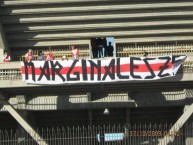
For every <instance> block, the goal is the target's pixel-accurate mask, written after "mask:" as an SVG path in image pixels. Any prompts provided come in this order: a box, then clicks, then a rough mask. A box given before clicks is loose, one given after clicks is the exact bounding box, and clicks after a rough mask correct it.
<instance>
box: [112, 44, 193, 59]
mask: <svg viewBox="0 0 193 145" xmlns="http://www.w3.org/2000/svg"><path fill="white" fill-rule="evenodd" d="M144 51H146V52H148V56H163V55H182V54H183V55H188V56H189V55H193V45H192V44H191V45H160V46H133V47H132V46H127V45H124V46H117V50H116V52H117V57H129V56H143V55H144Z"/></svg>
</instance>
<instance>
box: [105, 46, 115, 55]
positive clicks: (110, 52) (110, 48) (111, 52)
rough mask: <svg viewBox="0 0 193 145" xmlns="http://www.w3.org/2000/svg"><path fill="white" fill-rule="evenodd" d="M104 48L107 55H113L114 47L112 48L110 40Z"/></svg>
mask: <svg viewBox="0 0 193 145" xmlns="http://www.w3.org/2000/svg"><path fill="white" fill-rule="evenodd" d="M106 50H107V56H109V57H112V56H113V51H114V48H113V46H112V44H111V42H109V45H108V46H107V49H106Z"/></svg>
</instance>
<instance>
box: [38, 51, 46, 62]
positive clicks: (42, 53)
mask: <svg viewBox="0 0 193 145" xmlns="http://www.w3.org/2000/svg"><path fill="white" fill-rule="evenodd" d="M37 60H39V61H42V60H45V56H44V52H43V51H39V52H38V57H37Z"/></svg>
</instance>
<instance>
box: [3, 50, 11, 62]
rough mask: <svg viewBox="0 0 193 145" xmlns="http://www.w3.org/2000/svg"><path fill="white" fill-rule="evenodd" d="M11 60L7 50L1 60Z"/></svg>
mask: <svg viewBox="0 0 193 145" xmlns="http://www.w3.org/2000/svg"><path fill="white" fill-rule="evenodd" d="M10 60H11V57H10V55H9V53H8V52H7V51H5V52H4V54H3V62H9V61H10Z"/></svg>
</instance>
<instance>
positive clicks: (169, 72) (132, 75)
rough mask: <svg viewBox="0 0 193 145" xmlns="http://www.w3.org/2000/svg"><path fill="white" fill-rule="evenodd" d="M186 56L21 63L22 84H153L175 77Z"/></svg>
mask: <svg viewBox="0 0 193 145" xmlns="http://www.w3.org/2000/svg"><path fill="white" fill-rule="evenodd" d="M185 59H186V56H184V55H181V56H161V57H122V58H109V59H105V60H96V59H89V60H85V59H80V60H64V61H62V60H54V61H32V62H21V66H22V80H23V81H25V82H27V83H35V84H65V83H98V82H117V81H132V80H156V79H161V78H166V77H172V76H175V75H176V73H177V71H178V69H179V68H180V65H181V64H182V63H183V61H184V60H185Z"/></svg>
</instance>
